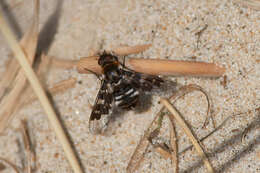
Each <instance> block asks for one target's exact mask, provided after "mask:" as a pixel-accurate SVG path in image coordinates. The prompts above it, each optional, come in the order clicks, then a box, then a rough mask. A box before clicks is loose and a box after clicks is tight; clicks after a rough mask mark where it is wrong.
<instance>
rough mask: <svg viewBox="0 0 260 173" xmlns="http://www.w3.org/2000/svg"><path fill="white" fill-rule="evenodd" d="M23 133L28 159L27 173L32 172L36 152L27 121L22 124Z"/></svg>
mask: <svg viewBox="0 0 260 173" xmlns="http://www.w3.org/2000/svg"><path fill="white" fill-rule="evenodd" d="M21 132H22V136H23V143H24V148H25V152H26V158H27V173H31V172H32V161H35V152H34V151H33V149H32V145H31V140H30V136H29V132H28V127H27V122H26V120H22V122H21Z"/></svg>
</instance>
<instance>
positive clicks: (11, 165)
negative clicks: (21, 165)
mask: <svg viewBox="0 0 260 173" xmlns="http://www.w3.org/2000/svg"><path fill="white" fill-rule="evenodd" d="M0 161H2V162H4V163H5V164H7V165H8V166H10V167H11V168H12V169H13V170H14V171H15V172H16V173H19V169H18V168H17V166H15V164H13V163H12V162H10V161H8V160H7V159H5V158H2V157H0Z"/></svg>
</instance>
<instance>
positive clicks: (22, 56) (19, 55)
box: [0, 12, 83, 173]
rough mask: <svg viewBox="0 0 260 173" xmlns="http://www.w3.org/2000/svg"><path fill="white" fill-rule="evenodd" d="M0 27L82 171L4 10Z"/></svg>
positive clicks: (72, 160) (75, 166) (74, 165)
mask: <svg viewBox="0 0 260 173" xmlns="http://www.w3.org/2000/svg"><path fill="white" fill-rule="evenodd" d="M0 29H1V31H2V32H3V35H4V36H5V38H6V40H7V42H8V44H9V46H10V47H11V49H12V50H13V52H14V54H15V57H16V58H17V60H18V61H19V63H20V65H21V66H22V69H23V70H24V73H25V75H26V77H27V78H28V80H29V82H30V84H31V86H32V88H33V90H34V92H35V94H36V95H37V96H38V99H39V100H40V102H41V104H42V106H43V108H44V110H45V111H46V114H47V116H48V118H49V121H50V123H51V125H52V127H53V129H54V131H55V133H56V135H57V137H58V139H59V141H60V142H61V144H62V147H63V149H64V151H65V155H66V156H67V159H68V160H69V162H70V164H71V166H72V168H73V170H74V171H75V172H77V173H82V172H83V171H82V169H81V167H80V164H79V162H78V161H77V158H76V154H75V153H74V152H73V149H72V147H71V144H70V142H69V140H68V138H67V136H66V134H65V132H64V130H63V128H62V125H61V123H60V121H59V119H58V117H57V115H56V114H55V112H54V110H53V108H52V106H51V104H50V102H49V100H48V97H47V95H46V93H45V92H44V90H43V88H42V86H41V84H40V82H39V80H38V78H37V76H36V75H35V73H34V71H33V69H32V68H31V66H30V64H29V63H28V60H26V56H25V54H24V52H23V50H22V48H21V47H20V45H19V43H18V42H17V40H16V38H15V37H14V35H13V33H12V32H11V30H10V28H9V27H8V26H7V24H6V22H5V20H4V18H3V15H2V12H1V15H0Z"/></svg>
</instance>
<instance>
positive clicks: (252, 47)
mask: <svg viewBox="0 0 260 173" xmlns="http://www.w3.org/2000/svg"><path fill="white" fill-rule="evenodd" d="M0 5H1V7H2V9H5V14H6V17H7V18H8V20H9V21H10V24H11V26H12V28H13V30H14V31H15V33H16V34H17V36H18V37H19V38H20V37H21V35H22V33H24V32H25V30H26V29H27V27H28V23H29V22H30V19H31V15H32V2H31V0H9V1H7V0H2V1H0ZM205 25H208V27H207V29H206V30H205V31H204V32H203V34H202V35H201V37H200V42H199V44H198V43H197V39H198V38H197V36H196V32H198V31H199V30H200V28H203V27H204V26H205ZM40 28H41V33H40V42H39V48H40V49H39V50H40V51H42V52H45V53H47V54H48V55H53V56H57V57H60V58H64V59H74V60H76V59H79V58H80V57H82V56H88V55H89V53H90V51H91V50H101V49H108V48H110V47H111V46H118V45H137V44H147V43H151V44H152V45H153V46H152V47H151V48H150V49H149V50H147V51H146V52H144V53H142V54H138V55H136V57H146V58H161V59H165V58H168V59H174V60H196V61H204V62H214V63H216V64H219V65H221V66H224V67H226V68H227V71H226V73H225V75H226V76H227V84H226V87H224V86H223V85H222V83H223V77H220V78H203V77H183V76H180V77H170V78H169V79H170V80H176V81H177V82H178V83H179V84H181V85H186V84H197V85H200V86H201V87H203V88H204V89H205V90H206V91H207V92H208V93H209V95H210V97H211V100H212V103H213V110H214V111H213V116H214V118H215V121H216V124H217V125H219V124H221V122H223V121H224V120H225V119H226V118H227V117H229V116H231V115H235V114H237V115H236V116H233V117H232V118H231V119H230V120H229V121H228V122H227V123H226V124H225V125H224V127H222V128H221V129H220V130H219V131H218V132H216V133H215V134H213V135H212V136H210V137H209V138H207V139H206V140H205V141H204V142H203V145H204V147H205V150H206V152H207V154H208V155H209V159H210V161H211V163H212V165H213V167H214V168H215V169H216V170H217V171H219V172H225V173H231V172H236V173H244V172H247V173H256V172H260V145H259V143H260V132H259V124H260V115H259V111H258V112H257V111H256V109H257V108H259V105H260V85H259V83H260V63H259V60H260V11H256V10H253V9H249V8H246V7H243V6H241V5H239V4H238V3H236V0H216V1H203V0H189V1H181V0H177V1H170V0H160V1H146V0H145V1H137V0H124V1H122V0H110V1H105V0H77V1H75V0H66V1H60V2H59V1H41V4H40ZM0 45H1V47H0V55H1V59H0V74H2V73H3V71H4V70H5V66H4V63H5V62H6V60H7V59H8V54H9V53H10V49H9V48H8V46H7V44H6V42H5V40H4V38H3V37H2V36H0ZM69 77H75V78H77V81H81V82H79V83H77V84H76V86H75V88H73V89H70V90H68V91H67V92H66V93H64V94H59V95H58V96H56V97H55V98H54V102H55V106H56V107H57V109H58V110H59V112H60V115H61V119H62V120H63V121H64V124H65V126H66V128H67V131H68V133H69V135H70V136H71V139H72V141H73V143H74V145H75V148H76V151H77V152H78V155H79V157H80V159H81V161H82V165H83V166H84V169H85V171H86V172H93V173H94V172H125V169H126V166H127V163H128V161H129V159H130V157H131V155H132V153H133V151H134V149H135V147H136V145H137V144H138V141H139V139H140V137H141V136H142V135H143V133H144V130H145V129H146V128H147V126H148V124H149V123H150V122H151V120H152V119H153V117H154V116H155V114H156V113H157V112H158V110H159V109H160V107H161V106H160V105H159V104H158V96H155V97H154V99H153V101H152V105H151V107H150V108H149V109H148V110H147V111H146V112H143V113H138V114H137V113H134V112H132V111H130V112H127V113H125V114H123V115H122V116H119V117H117V118H116V119H115V120H114V121H113V122H111V125H110V128H109V129H108V132H107V134H106V135H104V136H100V135H98V136H94V135H92V134H90V133H89V129H88V119H89V115H90V113H91V108H90V104H93V102H94V100H95V97H96V94H97V91H98V89H99V87H100V82H99V81H98V80H97V79H96V77H95V76H93V75H82V74H78V73H77V72H76V70H52V71H50V72H49V73H48V75H46V80H45V81H44V82H45V84H46V85H48V86H52V85H53V84H55V83H57V82H59V81H61V80H63V79H67V78H69ZM176 107H177V108H178V109H179V110H180V112H181V113H183V116H184V117H185V119H186V121H187V122H189V123H190V124H191V127H192V130H193V131H194V132H195V133H196V134H197V136H198V137H199V138H200V137H203V136H204V135H205V134H207V133H209V132H210V131H212V130H213V126H212V122H210V124H209V125H208V126H207V127H206V128H202V125H203V122H204V119H205V113H206V109H207V102H206V99H205V97H204V96H203V95H202V94H201V93H199V92H195V93H193V94H189V95H188V96H186V97H185V98H184V99H181V100H179V101H178V102H177V103H176ZM258 110H259V109H258ZM21 118H27V119H28V124H29V129H30V132H31V136H32V138H33V141H34V145H35V150H36V153H37V163H36V164H37V167H38V169H37V171H36V172H41V173H47V172H48V173H51V172H57V173H63V172H72V169H71V168H70V166H69V164H68V161H67V160H66V158H65V155H64V153H63V151H62V148H61V146H60V144H59V142H58V141H57V138H56V137H55V134H54V132H53V131H52V128H51V126H50V125H49V123H48V120H47V117H46V115H45V113H44V111H43V110H42V108H41V106H40V104H39V103H38V102H35V103H33V104H32V105H30V106H28V107H26V108H25V109H23V110H22V111H20V112H19V115H18V119H16V120H15V121H13V122H12V126H13V127H17V124H19V121H20V119H21ZM245 129H250V130H249V131H248V133H247V135H246V136H245V138H244V140H243V142H241V137H242V133H243V131H244V130H245ZM164 130H165V134H168V132H167V130H166V128H165V129H164ZM177 133H178V136H179V149H180V150H182V149H184V148H185V147H186V146H189V145H190V143H189V140H188V138H187V137H186V136H185V134H184V133H183V132H182V131H181V130H180V128H177ZM17 139H20V137H19V135H18V133H17V132H15V131H14V130H12V128H10V129H9V130H8V131H7V133H6V134H5V135H4V136H0V156H1V157H4V158H7V159H9V160H10V161H12V162H14V163H15V164H17V165H19V166H21V165H22V159H23V158H22V157H21V152H20V149H19V145H18V144H17ZM179 158H180V164H179V167H180V172H200V173H202V172H207V171H206V168H205V167H204V165H203V162H201V161H200V159H199V158H198V156H197V154H196V151H195V150H189V151H187V152H185V153H184V154H181V155H180V157H179ZM3 172H4V171H3ZM5 172H10V170H6V171H5ZM137 172H172V164H171V161H170V160H164V159H163V158H162V157H161V156H160V155H159V154H158V153H155V152H154V151H153V149H152V148H150V152H149V153H147V154H146V155H145V160H144V162H143V163H142V165H141V167H140V169H139V170H138V171H137Z"/></svg>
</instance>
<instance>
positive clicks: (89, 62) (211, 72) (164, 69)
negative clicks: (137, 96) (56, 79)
mask: <svg viewBox="0 0 260 173" xmlns="http://www.w3.org/2000/svg"><path fill="white" fill-rule="evenodd" d="M98 58H99V57H98V56H91V57H85V58H81V59H80V60H79V61H78V62H77V70H78V72H79V73H89V71H88V70H91V71H93V72H95V73H98V74H100V73H101V71H102V69H101V67H100V66H99V65H98V63H97V60H98ZM126 66H127V67H128V68H130V69H132V70H134V71H137V72H141V73H146V74H152V75H190V76H211V77H219V76H222V75H223V74H224V72H225V68H223V67H219V66H217V65H215V64H213V63H205V62H192V61H174V60H160V59H139V58H129V59H126ZM86 69H87V70H86Z"/></svg>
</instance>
